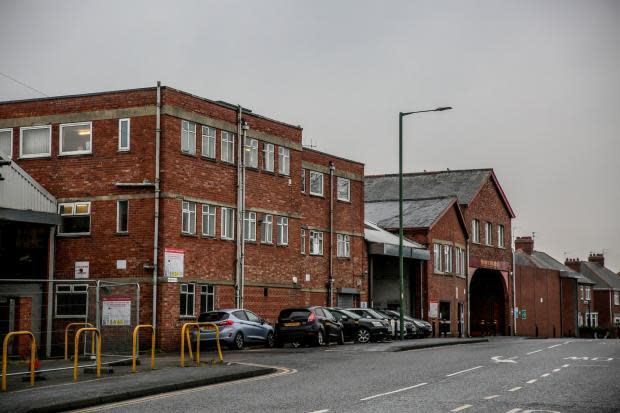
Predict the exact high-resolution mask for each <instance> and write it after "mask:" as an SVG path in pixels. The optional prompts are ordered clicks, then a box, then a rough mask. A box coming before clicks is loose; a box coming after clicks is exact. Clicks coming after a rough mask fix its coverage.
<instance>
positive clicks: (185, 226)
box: [181, 201, 196, 234]
mask: <svg viewBox="0 0 620 413" xmlns="http://www.w3.org/2000/svg"><path fill="white" fill-rule="evenodd" d="M181 232H182V233H184V234H195V233H196V203H195V202H188V201H183V214H182V228H181Z"/></svg>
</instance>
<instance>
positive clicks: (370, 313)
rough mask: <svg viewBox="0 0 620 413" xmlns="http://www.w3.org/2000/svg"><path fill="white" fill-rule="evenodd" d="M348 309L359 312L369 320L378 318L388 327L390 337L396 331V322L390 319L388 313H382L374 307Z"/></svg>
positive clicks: (348, 309) (355, 312)
mask: <svg viewBox="0 0 620 413" xmlns="http://www.w3.org/2000/svg"><path fill="white" fill-rule="evenodd" d="M347 311H350V312H352V313H354V314H357V315H359V316H361V317H362V318H364V319H367V320H377V321H380V322H382V323H383V324H384V325H385V326H386V327H387V328H388V335H389V337H392V336H393V335H394V334H395V332H396V328H395V324H394V323H391V322H390V319H389V318H388V317H387V316H386V315H383V314H380V313H379V312H377V311H375V310H373V309H372V308H347Z"/></svg>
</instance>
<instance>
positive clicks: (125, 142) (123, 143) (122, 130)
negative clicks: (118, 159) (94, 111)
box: [118, 119, 131, 151]
mask: <svg viewBox="0 0 620 413" xmlns="http://www.w3.org/2000/svg"><path fill="white" fill-rule="evenodd" d="M130 123H131V121H130V120H129V119H119V120H118V150H119V151H128V150H129V139H130V137H129V135H130Z"/></svg>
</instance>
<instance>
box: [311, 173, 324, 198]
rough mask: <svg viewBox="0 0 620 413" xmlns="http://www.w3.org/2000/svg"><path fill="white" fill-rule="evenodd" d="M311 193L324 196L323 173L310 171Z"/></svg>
mask: <svg viewBox="0 0 620 413" xmlns="http://www.w3.org/2000/svg"><path fill="white" fill-rule="evenodd" d="M310 195H317V196H323V174H322V173H321V172H317V171H310Z"/></svg>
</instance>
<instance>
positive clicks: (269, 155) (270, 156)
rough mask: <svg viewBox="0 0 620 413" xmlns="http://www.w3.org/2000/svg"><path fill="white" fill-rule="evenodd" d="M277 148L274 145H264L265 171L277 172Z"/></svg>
mask: <svg viewBox="0 0 620 413" xmlns="http://www.w3.org/2000/svg"><path fill="white" fill-rule="evenodd" d="M274 155H275V146H274V145H273V143H264V144H263V170H264V171H267V172H274V171H275V161H274Z"/></svg>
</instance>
